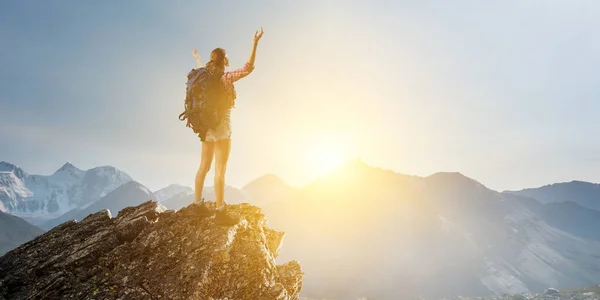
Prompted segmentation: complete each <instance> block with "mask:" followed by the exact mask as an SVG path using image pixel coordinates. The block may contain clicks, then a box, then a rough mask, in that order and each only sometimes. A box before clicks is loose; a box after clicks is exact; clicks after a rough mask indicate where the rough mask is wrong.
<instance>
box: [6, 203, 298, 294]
mask: <svg viewBox="0 0 600 300" xmlns="http://www.w3.org/2000/svg"><path fill="white" fill-rule="evenodd" d="M230 210H231V213H232V214H234V215H237V216H239V217H240V218H241V221H240V222H239V223H238V224H237V225H235V226H230V227H227V226H219V225H217V224H215V221H214V215H212V216H210V215H209V216H207V215H203V214H202V212H201V210H200V208H199V207H197V206H194V205H190V206H188V207H185V208H183V209H181V210H179V211H177V212H175V211H171V210H167V211H163V209H161V206H160V205H158V204H157V203H156V202H153V201H148V202H145V203H143V204H141V205H139V206H137V207H128V208H125V209H123V210H122V211H121V212H120V213H119V215H118V216H117V217H116V218H111V216H110V213H109V212H108V211H106V210H104V211H101V212H98V213H95V214H93V215H89V216H88V217H86V218H85V219H84V220H82V221H81V222H79V223H77V222H75V221H70V222H66V223H63V224H61V225H59V226H57V227H55V228H54V229H52V230H51V231H49V232H47V233H45V234H43V235H41V236H39V237H37V238H36V239H34V240H32V241H30V242H28V243H26V244H24V245H22V246H20V247H19V248H17V249H15V250H13V251H11V252H9V253H7V254H6V255H5V256H3V257H0V300H4V299H230V300H231V299H299V293H300V289H301V288H302V278H303V273H302V270H301V268H300V265H299V264H298V262H296V261H291V262H288V263H286V264H283V265H276V264H275V258H276V257H277V254H278V251H279V248H280V246H281V242H282V238H283V236H284V234H283V233H282V232H278V231H275V230H272V229H270V228H268V227H267V221H266V219H265V217H264V215H263V214H262V213H261V211H260V209H259V208H258V207H255V206H252V205H249V204H239V205H232V206H230Z"/></svg>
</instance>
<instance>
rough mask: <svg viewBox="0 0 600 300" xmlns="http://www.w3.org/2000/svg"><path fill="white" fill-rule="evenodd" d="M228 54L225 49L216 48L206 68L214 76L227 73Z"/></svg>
mask: <svg viewBox="0 0 600 300" xmlns="http://www.w3.org/2000/svg"><path fill="white" fill-rule="evenodd" d="M226 58H227V52H225V49H223V48H215V50H213V51H212V52H211V53H210V61H209V62H207V63H206V68H207V69H208V70H209V71H210V72H211V73H214V74H223V73H224V72H225V60H226Z"/></svg>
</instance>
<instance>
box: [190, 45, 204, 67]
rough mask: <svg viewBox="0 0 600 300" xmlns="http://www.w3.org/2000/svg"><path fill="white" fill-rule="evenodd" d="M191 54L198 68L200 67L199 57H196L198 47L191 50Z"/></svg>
mask: <svg viewBox="0 0 600 300" xmlns="http://www.w3.org/2000/svg"><path fill="white" fill-rule="evenodd" d="M192 55H193V56H194V58H195V59H196V64H198V68H201V67H202V63H201V62H200V57H198V49H196V48H194V50H192Z"/></svg>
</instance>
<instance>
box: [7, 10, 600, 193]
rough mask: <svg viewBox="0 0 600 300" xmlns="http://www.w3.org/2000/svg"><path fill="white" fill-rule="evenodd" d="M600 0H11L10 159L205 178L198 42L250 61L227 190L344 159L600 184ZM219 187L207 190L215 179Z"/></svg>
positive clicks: (295, 177) (420, 171)
mask: <svg viewBox="0 0 600 300" xmlns="http://www.w3.org/2000/svg"><path fill="white" fill-rule="evenodd" d="M598 15H600V2H597V1H542V2H540V1H516V0H514V1H493V2H492V1H483V2H478V1H434V2H431V1H258V2H255V3H250V2H247V1H210V2H200V1H194V2H187V3H183V2H166V1H125V2H110V3H108V2H104V1H96V2H87V1H83V2H82V1H61V2H47V1H37V2H31V1H10V2H8V1H5V2H3V3H2V4H0V41H2V42H0V119H1V120H2V126H0V141H2V146H1V147H0V160H5V161H9V162H11V163H14V164H16V165H18V166H20V167H22V168H23V169H24V170H26V171H27V172H30V173H33V174H51V173H52V172H54V171H55V170H56V169H58V168H59V167H60V166H61V165H62V164H64V163H65V162H67V161H69V162H71V163H73V164H74V165H75V166H77V167H79V168H81V169H89V168H92V167H95V166H100V165H113V166H115V167H117V168H119V169H121V170H123V171H125V172H127V173H128V174H129V175H131V177H132V178H134V179H135V180H137V181H139V182H140V183H142V184H144V185H146V186H148V187H149V188H150V189H152V190H156V189H159V188H162V187H165V186H167V185H169V184H172V183H179V184H184V185H187V186H193V180H194V175H195V173H196V169H197V167H198V164H199V161H200V141H199V140H198V139H197V138H196V137H195V136H194V134H193V133H192V132H191V130H190V129H189V128H186V127H185V126H184V124H183V123H182V122H180V121H179V120H178V119H177V116H178V115H179V113H180V112H181V111H182V110H183V100H184V94H185V85H184V83H185V81H186V74H187V72H188V71H189V70H190V69H191V68H193V67H194V66H195V62H194V59H193V57H192V56H191V54H190V53H191V50H192V49H193V48H194V47H197V48H198V50H199V53H200V57H201V59H202V61H203V62H206V61H207V60H208V56H209V53H210V51H211V50H212V49H213V48H215V47H223V48H225V49H227V51H228V55H229V57H230V59H231V67H232V68H233V67H239V66H242V65H243V64H244V62H245V61H246V59H247V58H248V55H249V54H250V50H251V46H252V35H253V33H254V30H256V29H258V28H260V26H263V27H264V30H265V35H264V37H263V39H262V40H261V43H260V45H259V47H258V52H257V58H256V69H255V71H254V72H253V74H252V76H249V77H247V78H244V79H242V80H241V81H239V82H238V83H237V84H236V88H237V92H238V99H237V105H236V108H235V109H234V111H233V116H232V118H233V121H232V123H233V137H232V139H233V142H232V152H231V156H230V162H229V165H228V173H227V177H226V178H227V179H226V180H227V181H226V182H227V184H229V185H233V186H235V187H242V186H244V185H245V184H246V183H248V182H250V181H251V180H253V179H255V178H257V177H259V176H261V175H263V174H266V173H274V174H277V175H278V176H280V177H281V178H283V179H284V180H285V181H286V182H287V183H289V184H291V185H293V186H304V185H306V184H308V183H310V182H312V181H313V180H315V179H317V178H319V177H320V176H322V175H323V174H325V173H327V172H328V171H330V170H332V169H335V168H336V167H337V166H339V165H340V164H341V163H343V162H344V161H346V160H348V159H353V158H356V157H360V158H361V159H362V160H363V161H365V162H367V163H369V164H371V165H374V166H378V167H382V168H385V169H391V170H394V171H396V172H399V173H404V174H414V175H420V176H427V175H430V174H433V173H436V172H439V171H456V172H461V173H463V174H465V175H467V176H469V177H472V178H476V179H477V180H479V181H481V182H482V183H484V184H485V185H487V186H489V187H490V188H493V189H497V190H504V189H520V188H525V187H534V186H540V185H544V184H548V183H552V182H563V181H570V180H573V179H579V180H586V181H592V182H600V173H598V170H599V169H600V156H599V155H600V154H599V153H600V139H598V138H597V137H598V136H600V126H599V124H598V111H600V102H599V101H598V99H599V96H600V92H599V89H598V86H600V82H599V81H600V70H599V69H598V68H597V65H598V63H599V57H600V56H599V55H598V53H600V38H599V35H598V34H597V30H598V28H600V18H597V16H598ZM212 172H213V171H211V173H209V175H208V177H207V185H212V175H213V173H212Z"/></svg>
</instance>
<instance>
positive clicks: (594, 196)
mask: <svg viewBox="0 0 600 300" xmlns="http://www.w3.org/2000/svg"><path fill="white" fill-rule="evenodd" d="M505 193H509V194H514V195H519V196H523V197H531V198H534V199H536V200H538V201H540V202H542V203H560V202H567V201H571V202H575V203H577V204H579V205H582V206H585V207H587V208H590V209H594V210H598V211H600V184H596V183H591V182H585V181H578V180H574V181H571V182H562V183H554V184H549V185H545V186H542V187H539V188H530V189H523V190H520V191H505Z"/></svg>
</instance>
